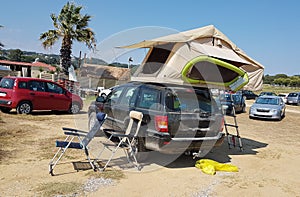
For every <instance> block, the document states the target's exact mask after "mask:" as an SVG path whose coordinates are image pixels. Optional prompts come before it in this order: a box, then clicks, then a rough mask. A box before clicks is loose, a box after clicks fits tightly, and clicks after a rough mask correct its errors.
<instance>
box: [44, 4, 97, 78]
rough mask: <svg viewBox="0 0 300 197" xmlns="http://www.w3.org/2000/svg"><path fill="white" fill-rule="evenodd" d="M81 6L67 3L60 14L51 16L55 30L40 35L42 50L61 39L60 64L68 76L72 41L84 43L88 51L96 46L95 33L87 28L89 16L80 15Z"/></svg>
mask: <svg viewBox="0 0 300 197" xmlns="http://www.w3.org/2000/svg"><path fill="white" fill-rule="evenodd" d="M81 9H82V6H76V5H75V4H74V3H69V2H67V4H66V5H65V6H64V7H63V8H62V10H61V11H60V14H59V15H58V16H56V15H55V14H51V15H50V17H51V19H52V21H53V25H54V27H55V29H52V30H49V31H47V32H44V33H42V34H41V35H40V40H41V41H43V43H42V44H43V46H44V48H49V47H51V46H53V45H54V44H55V42H57V41H58V40H59V39H60V38H62V44H61V49H60V57H61V64H62V67H63V71H64V73H65V74H67V75H68V68H69V67H70V66H71V53H72V44H73V41H74V40H75V41H78V42H84V43H85V44H86V46H87V47H88V48H89V49H93V48H94V47H95V46H96V44H95V43H96V39H95V33H94V32H93V31H92V29H90V28H88V22H89V21H90V19H91V16H89V15H81V14H80V11H81Z"/></svg>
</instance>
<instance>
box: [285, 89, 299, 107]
mask: <svg viewBox="0 0 300 197" xmlns="http://www.w3.org/2000/svg"><path fill="white" fill-rule="evenodd" d="M287 104H294V105H300V92H291V93H289V95H288V96H287Z"/></svg>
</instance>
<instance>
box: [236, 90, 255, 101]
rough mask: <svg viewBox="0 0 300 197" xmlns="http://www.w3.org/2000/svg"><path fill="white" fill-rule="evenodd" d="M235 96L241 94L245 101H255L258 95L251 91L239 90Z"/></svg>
mask: <svg viewBox="0 0 300 197" xmlns="http://www.w3.org/2000/svg"><path fill="white" fill-rule="evenodd" d="M237 94H241V95H242V96H243V97H244V98H245V99H256V98H257V97H258V95H257V94H255V93H254V92H252V91H251V90H240V91H237Z"/></svg>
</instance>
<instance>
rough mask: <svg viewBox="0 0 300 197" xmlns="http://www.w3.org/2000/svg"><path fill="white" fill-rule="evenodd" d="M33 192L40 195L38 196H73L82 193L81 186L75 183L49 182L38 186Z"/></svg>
mask: <svg viewBox="0 0 300 197" xmlns="http://www.w3.org/2000/svg"><path fill="white" fill-rule="evenodd" d="M35 191H37V192H38V194H40V196H45V197H48V196H65V195H70V196H75V195H76V194H79V193H80V192H81V191H82V185H81V184H80V183H76V182H64V183H59V182H51V183H43V184H40V185H39V186H38V187H37V188H36V189H35Z"/></svg>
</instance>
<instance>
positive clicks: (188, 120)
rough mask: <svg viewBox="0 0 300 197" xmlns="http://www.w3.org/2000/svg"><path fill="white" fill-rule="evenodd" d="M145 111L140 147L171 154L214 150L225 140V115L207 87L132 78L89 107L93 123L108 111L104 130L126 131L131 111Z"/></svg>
mask: <svg viewBox="0 0 300 197" xmlns="http://www.w3.org/2000/svg"><path fill="white" fill-rule="evenodd" d="M131 110H136V111H140V112H142V113H143V121H142V127H141V131H140V132H139V138H138V147H139V151H141V152H144V151H147V150H153V151H158V152H161V153H167V154H181V153H184V152H189V153H192V152H200V151H199V150H204V149H205V150H210V149H211V148H212V147H213V146H219V145H221V143H222V142H223V139H224V133H222V130H223V126H224V117H223V115H222V112H221V111H220V109H219V107H218V106H217V104H216V102H215V100H214V99H213V98H212V97H211V94H210V91H209V90H208V89H207V88H198V87H197V88H196V87H191V86H178V85H177V86H173V85H170V84H168V85H166V84H156V83H142V82H129V83H127V84H123V85H120V86H116V87H115V88H114V89H113V90H112V92H111V93H110V94H109V95H108V96H107V97H106V98H104V97H101V96H100V97H97V99H96V101H94V102H92V103H91V105H90V106H89V109H88V115H89V127H92V126H93V124H94V123H95V119H96V118H95V117H96V113H97V112H98V111H101V112H104V113H106V114H107V115H108V117H107V119H106V121H105V123H104V125H103V128H104V129H103V130H104V132H105V131H106V130H111V129H112V130H117V131H123V132H124V130H125V128H126V127H127V124H128V122H129V111H131Z"/></svg>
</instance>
